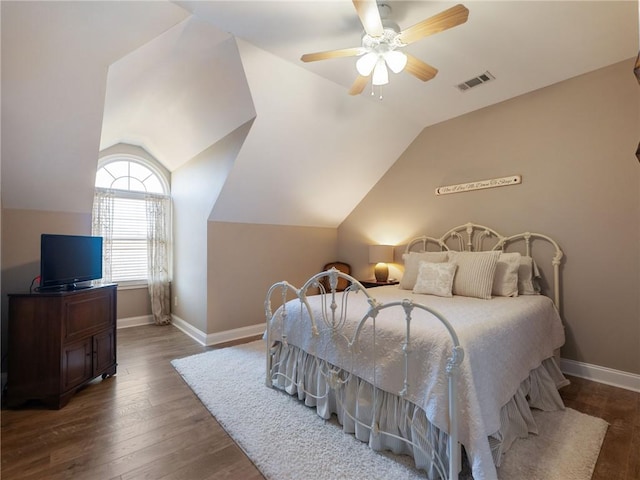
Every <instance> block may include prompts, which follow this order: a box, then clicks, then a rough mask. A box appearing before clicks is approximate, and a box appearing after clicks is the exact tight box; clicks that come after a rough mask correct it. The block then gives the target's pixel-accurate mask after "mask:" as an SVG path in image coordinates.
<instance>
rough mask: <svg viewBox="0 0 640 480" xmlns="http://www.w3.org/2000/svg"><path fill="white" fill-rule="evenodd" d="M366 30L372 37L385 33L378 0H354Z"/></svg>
mask: <svg viewBox="0 0 640 480" xmlns="http://www.w3.org/2000/svg"><path fill="white" fill-rule="evenodd" d="M353 6H354V7H356V12H357V13H358V17H360V22H362V26H363V27H364V31H365V32H367V33H368V34H369V35H370V36H372V37H381V36H382V34H383V33H384V27H383V26H382V20H381V19H380V11H379V10H378V4H377V2H376V0H353Z"/></svg>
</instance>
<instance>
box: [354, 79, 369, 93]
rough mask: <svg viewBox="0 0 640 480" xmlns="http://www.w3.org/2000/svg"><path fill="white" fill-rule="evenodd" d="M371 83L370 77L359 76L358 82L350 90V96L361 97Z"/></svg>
mask: <svg viewBox="0 0 640 480" xmlns="http://www.w3.org/2000/svg"><path fill="white" fill-rule="evenodd" d="M368 82H369V77H363V76H362V75H358V78H356V81H355V82H353V85H351V89H349V95H360V94H361V93H362V91H363V90H364V87H366V86H367V83H368Z"/></svg>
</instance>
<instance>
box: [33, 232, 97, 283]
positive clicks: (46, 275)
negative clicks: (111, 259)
mask: <svg viewBox="0 0 640 480" xmlns="http://www.w3.org/2000/svg"><path fill="white" fill-rule="evenodd" d="M99 278H102V237H90V236H83V235H54V234H49V233H43V234H42V236H41V237H40V288H45V289H46V288H56V287H67V288H74V287H75V286H76V284H77V283H81V282H87V281H90V280H96V279H99Z"/></svg>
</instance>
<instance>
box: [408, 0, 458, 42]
mask: <svg viewBox="0 0 640 480" xmlns="http://www.w3.org/2000/svg"><path fill="white" fill-rule="evenodd" d="M467 18H469V10H468V9H467V7H465V6H464V5H462V4H460V5H456V6H455V7H451V8H448V9H447V10H445V11H443V12H440V13H438V14H437V15H434V16H433V17H429V18H427V19H426V20H423V21H421V22H418V23H416V24H415V25H413V26H411V27H409V28H407V29H406V30H403V31H402V32H400V35H399V36H398V39H399V40H400V41H401V42H402V43H404V44H405V45H408V44H410V43H413V42H415V41H416V40H420V39H421V38H424V37H427V36H429V35H433V34H434V33H438V32H442V31H443V30H447V29H449V28H453V27H456V26H458V25H460V24H462V23H464V22H466V21H467Z"/></svg>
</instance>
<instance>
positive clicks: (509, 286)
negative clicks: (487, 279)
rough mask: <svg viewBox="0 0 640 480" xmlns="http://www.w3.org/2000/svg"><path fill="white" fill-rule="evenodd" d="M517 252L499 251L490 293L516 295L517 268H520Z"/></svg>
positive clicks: (504, 295)
mask: <svg viewBox="0 0 640 480" xmlns="http://www.w3.org/2000/svg"><path fill="white" fill-rule="evenodd" d="M521 256H522V255H520V254H519V253H518V252H513V253H501V254H500V256H499V257H498V263H497V264H496V273H495V274H494V276H493V288H492V289H491V294H492V295H495V296H498V297H517V296H518V270H519V269H520V257H521Z"/></svg>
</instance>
